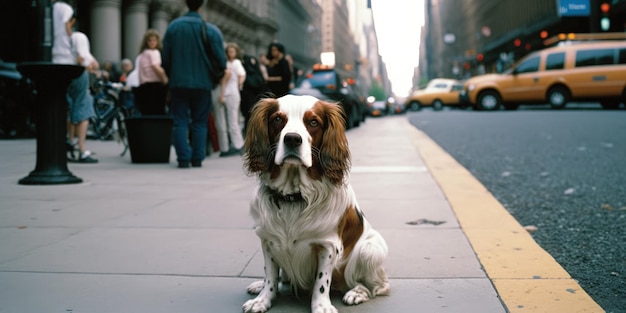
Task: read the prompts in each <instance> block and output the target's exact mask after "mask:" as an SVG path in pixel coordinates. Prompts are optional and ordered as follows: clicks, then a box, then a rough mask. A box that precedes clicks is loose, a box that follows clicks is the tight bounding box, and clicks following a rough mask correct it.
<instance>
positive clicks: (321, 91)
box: [291, 67, 368, 128]
mask: <svg viewBox="0 0 626 313" xmlns="http://www.w3.org/2000/svg"><path fill="white" fill-rule="evenodd" d="M291 93H292V94H295V95H310V96H314V97H316V98H318V99H321V100H326V101H330V102H339V103H340V105H341V106H342V108H343V110H344V112H345V116H344V118H345V121H346V128H352V127H357V126H359V125H360V124H361V122H363V121H364V120H365V116H367V114H368V112H367V109H366V108H367V106H366V105H365V104H364V103H363V102H362V101H361V100H360V98H359V96H358V94H357V93H356V91H355V90H354V88H353V86H352V85H350V84H349V83H348V82H346V81H343V80H342V79H341V77H340V76H339V74H338V73H337V71H335V70H334V68H332V67H315V68H314V69H313V71H312V72H311V73H309V74H308V75H307V76H306V78H305V79H303V80H302V81H301V82H300V83H299V84H298V86H297V87H296V88H294V89H292V90H291Z"/></svg>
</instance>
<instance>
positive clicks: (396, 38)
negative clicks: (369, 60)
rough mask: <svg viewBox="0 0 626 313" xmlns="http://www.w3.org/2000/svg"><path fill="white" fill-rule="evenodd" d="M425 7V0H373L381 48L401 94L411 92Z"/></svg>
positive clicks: (390, 73)
mask: <svg viewBox="0 0 626 313" xmlns="http://www.w3.org/2000/svg"><path fill="white" fill-rule="evenodd" d="M423 11H424V1H423V0H372V12H373V14H374V23H375V25H376V34H377V36H378V49H379V50H380V55H381V56H382V58H383V61H384V62H385V64H386V65H387V72H388V75H389V80H391V83H392V89H393V92H394V93H395V94H396V95H397V96H399V97H405V96H408V94H409V92H410V89H411V87H412V78H413V68H415V67H416V66H417V65H418V63H419V45H420V43H419V40H420V38H419V37H420V28H421V27H422V25H423V24H424V13H423Z"/></svg>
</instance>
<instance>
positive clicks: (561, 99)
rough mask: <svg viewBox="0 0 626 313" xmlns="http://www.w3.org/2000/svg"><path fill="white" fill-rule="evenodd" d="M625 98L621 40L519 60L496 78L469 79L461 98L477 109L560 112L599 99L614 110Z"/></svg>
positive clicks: (625, 44)
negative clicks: (529, 107) (536, 107)
mask: <svg viewBox="0 0 626 313" xmlns="http://www.w3.org/2000/svg"><path fill="white" fill-rule="evenodd" d="M625 99H626V41H611V40H603V41H584V42H582V41H579V42H575V41H568V42H564V43H562V44H560V45H558V46H555V47H551V48H546V49H543V50H540V51H537V52H534V53H531V54H530V55H528V56H526V57H524V58H523V59H522V60H520V61H519V62H518V63H516V64H515V65H514V66H513V67H512V68H510V69H509V70H507V71H505V72H504V73H501V74H487V75H479V76H475V77H472V78H470V79H468V80H467V81H466V82H465V84H464V88H463V91H462V92H461V96H460V100H461V102H462V103H465V104H469V105H471V106H473V107H474V108H475V109H477V110H497V109H499V108H500V107H502V106H503V107H504V108H505V109H508V110H515V109H517V108H518V106H519V105H520V104H545V103H548V104H550V106H551V107H552V108H553V109H562V108H564V107H565V106H566V104H567V103H568V102H570V101H599V102H600V103H601V104H602V106H603V107H604V108H605V109H617V108H619V106H620V102H623V101H625Z"/></svg>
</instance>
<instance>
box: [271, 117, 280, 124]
mask: <svg viewBox="0 0 626 313" xmlns="http://www.w3.org/2000/svg"><path fill="white" fill-rule="evenodd" d="M272 122H273V123H274V125H281V124H282V123H283V118H282V117H280V116H276V117H274V119H273V120H272Z"/></svg>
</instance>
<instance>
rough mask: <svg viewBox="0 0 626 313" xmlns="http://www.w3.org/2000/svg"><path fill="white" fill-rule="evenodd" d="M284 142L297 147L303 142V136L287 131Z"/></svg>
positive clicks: (292, 147)
mask: <svg viewBox="0 0 626 313" xmlns="http://www.w3.org/2000/svg"><path fill="white" fill-rule="evenodd" d="M283 142H284V143H285V146H287V147H288V148H290V149H295V148H297V147H299V146H300V145H301V144H302V136H300V134H298V133H286V134H285V138H284V139H283Z"/></svg>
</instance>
